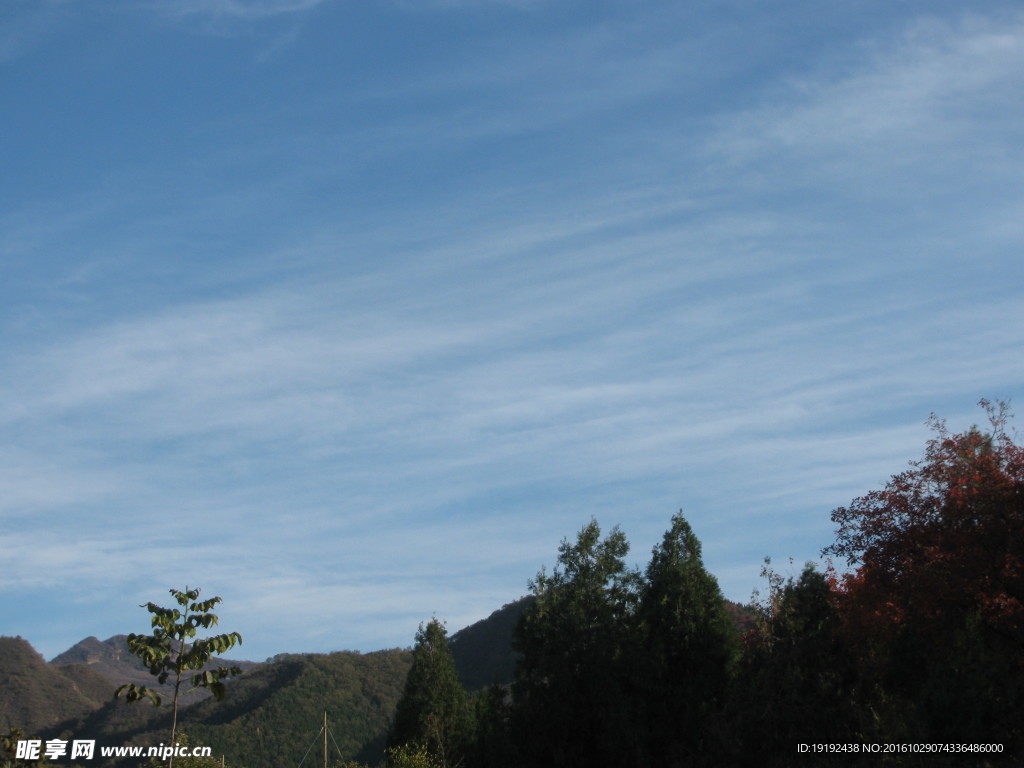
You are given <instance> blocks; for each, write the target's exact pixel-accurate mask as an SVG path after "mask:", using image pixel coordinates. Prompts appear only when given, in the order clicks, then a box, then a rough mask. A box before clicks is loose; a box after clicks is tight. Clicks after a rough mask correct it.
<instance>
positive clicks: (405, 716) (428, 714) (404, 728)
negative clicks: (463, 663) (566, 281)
mask: <svg viewBox="0 0 1024 768" xmlns="http://www.w3.org/2000/svg"><path fill="white" fill-rule="evenodd" d="M412 657H413V660H412V667H411V669H410V670H409V675H408V677H407V678H406V680H405V689H404V691H403V693H402V698H401V699H400V700H399V702H398V708H397V709H396V711H395V719H394V723H393V724H392V728H391V733H390V735H389V738H388V744H389V746H391V747H394V748H401V747H405V746H407V745H413V746H415V747H420V746H426V748H427V750H429V752H430V753H431V755H432V756H433V757H434V758H435V759H436V760H437V761H438V762H440V764H441V765H442V766H444V768H449V767H450V768H454V767H455V766H458V765H460V764H461V763H462V761H463V758H464V756H465V754H466V747H467V744H468V741H469V739H470V738H471V735H472V715H471V710H470V708H469V702H468V698H467V696H466V691H465V689H464V688H463V687H462V684H461V683H460V682H459V675H458V672H457V671H456V669H455V662H454V660H453V659H452V654H451V651H450V650H449V648H448V639H447V631H446V630H445V627H444V625H443V624H442V623H441V622H440V621H438V620H437V619H431V620H430V621H429V622H428V623H427V625H426V626H424V625H422V624H421V625H420V628H419V631H418V632H417V633H416V645H415V647H414V648H413V652H412Z"/></svg>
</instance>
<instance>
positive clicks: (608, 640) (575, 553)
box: [513, 520, 638, 768]
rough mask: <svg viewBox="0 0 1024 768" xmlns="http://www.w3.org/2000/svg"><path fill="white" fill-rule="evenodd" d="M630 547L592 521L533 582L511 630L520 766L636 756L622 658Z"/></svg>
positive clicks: (629, 606)
mask: <svg viewBox="0 0 1024 768" xmlns="http://www.w3.org/2000/svg"><path fill="white" fill-rule="evenodd" d="M628 552H629V542H628V541H626V537H625V536H624V535H623V534H622V532H621V531H619V529H618V528H613V529H612V531H611V532H610V533H609V534H608V536H607V537H605V538H603V539H602V537H601V529H600V527H599V526H598V524H597V521H596V520H591V521H590V522H589V523H588V524H587V525H585V526H584V527H583V529H582V530H581V531H580V532H579V535H578V537H577V539H576V541H575V542H569V541H567V540H563V542H562V544H561V546H560V547H559V556H558V565H557V566H556V567H555V569H554V570H553V571H552V573H551V574H550V575H549V574H548V573H547V572H546V571H545V570H543V569H542V570H541V571H540V573H538V574H537V577H536V578H535V579H533V580H532V581H531V582H530V588H531V590H532V592H533V594H534V595H535V597H536V602H535V603H534V605H533V606H532V608H531V609H530V610H529V611H528V612H527V613H526V614H525V615H524V616H523V618H522V619H521V620H520V623H519V626H518V627H517V630H516V637H515V647H516V649H517V650H518V651H519V652H520V654H521V659H520V663H519V665H518V667H517V670H516V683H515V712H514V715H513V719H514V726H515V727H514V731H515V732H516V734H517V742H518V744H519V745H520V748H521V749H522V751H523V754H522V760H523V762H524V763H525V764H527V765H537V766H546V767H547V766H550V767H551V768H561V767H562V766H595V765H614V764H616V763H617V762H621V763H622V764H632V763H634V762H635V757H636V735H635V734H634V733H633V732H632V729H630V728H629V727H628V723H629V718H630V716H631V712H632V710H633V706H632V705H633V702H632V701H631V698H630V694H631V686H630V684H629V683H628V678H629V674H628V667H629V664H631V659H632V656H633V654H632V653H631V648H630V643H631V641H632V637H633V635H632V632H631V627H632V622H633V618H634V614H635V610H636V600H637V582H638V575H637V573H636V572H635V571H633V570H631V569H629V568H627V567H626V563H625V560H624V558H625V556H626V554H627V553H628ZM624 725H625V727H624Z"/></svg>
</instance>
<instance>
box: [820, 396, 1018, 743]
mask: <svg viewBox="0 0 1024 768" xmlns="http://www.w3.org/2000/svg"><path fill="white" fill-rule="evenodd" d="M980 404H981V406H982V407H983V408H984V409H985V410H986V412H987V414H988V417H989V423H990V429H987V430H981V429H979V428H977V427H972V428H971V429H969V430H967V431H966V432H963V433H960V434H951V433H950V432H949V430H948V429H947V427H946V424H945V422H944V421H943V420H941V419H938V418H936V417H934V416H933V417H932V418H931V419H930V425H931V426H932V428H933V429H934V430H935V433H936V434H935V437H933V438H932V439H931V440H930V441H929V442H928V444H927V447H926V450H925V454H924V457H923V458H922V459H921V460H920V461H916V462H912V463H911V468H910V469H908V470H907V471H905V472H902V473H900V474H898V475H894V476H893V477H892V478H891V479H890V481H889V482H888V483H887V484H886V486H885V488H884V489H882V490H879V491H872V492H871V493H869V494H867V495H866V496H862V497H860V498H858V499H855V500H854V501H853V502H852V503H851V504H850V506H848V507H840V508H838V509H836V510H835V511H833V513H832V520H833V521H834V522H836V523H837V524H838V525H839V530H838V533H837V537H836V542H835V544H833V545H832V546H830V547H828V548H827V549H826V550H825V554H827V555H834V556H838V557H842V558H845V559H846V560H847V562H848V563H849V564H850V565H851V566H854V570H853V572H852V573H851V574H849V575H848V576H847V577H846V578H845V579H844V580H843V582H842V584H841V592H842V601H841V606H842V610H843V614H844V618H845V621H846V630H847V632H848V633H849V635H850V636H851V637H852V638H853V639H854V640H855V641H856V642H858V643H859V647H860V649H861V664H862V667H863V668H864V669H865V670H866V671H867V672H868V673H869V674H871V672H872V671H873V672H874V674H876V679H875V680H873V681H872V685H873V686H875V688H876V690H878V691H881V692H882V693H881V694H880V695H879V701H880V702H885V701H887V702H889V703H890V704H891V703H892V702H893V701H896V700H900V701H903V702H904V703H906V704H907V707H906V708H905V718H906V719H905V727H906V728H907V729H908V730H910V731H914V730H918V729H921V728H926V729H929V730H932V731H933V732H934V733H935V735H936V736H939V735H941V736H943V738H947V737H951V736H953V735H959V736H962V737H972V738H976V737H982V736H989V737H1000V738H1006V739H1011V740H1016V741H1018V742H1019V740H1020V737H1021V730H1020V728H1021V727H1020V721H1021V717H1020V715H1021V712H1022V707H1024V685H1022V683H1024V447H1021V446H1020V445H1018V444H1017V443H1016V442H1014V439H1013V437H1012V436H1011V435H1010V434H1009V432H1008V431H1007V427H1008V421H1009V418H1010V414H1009V412H1008V409H1007V405H1006V404H1005V403H1002V402H998V403H995V404H992V403H989V402H988V401H986V400H982V401H981V403H980ZM880 706H882V705H881V704H880ZM887 714H888V713H887ZM979 729H980V732H978V731H979ZM919 735H920V734H919Z"/></svg>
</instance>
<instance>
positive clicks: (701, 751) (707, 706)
mask: <svg viewBox="0 0 1024 768" xmlns="http://www.w3.org/2000/svg"><path fill="white" fill-rule="evenodd" d="M638 618H639V622H638V624H639V640H640V643H641V653H640V655H639V657H638V659H637V664H638V666H639V672H640V674H639V676H638V679H639V680H640V681H641V682H642V690H641V691H638V692H637V694H638V695H637V698H638V699H639V700H640V701H641V702H642V704H643V706H642V707H641V711H643V712H644V713H645V716H644V724H643V725H644V728H645V730H646V731H647V733H648V734H649V739H648V744H647V757H648V759H649V760H650V762H651V764H652V765H657V766H670V765H676V764H685V765H702V764H706V763H708V762H712V763H715V761H717V760H719V759H720V756H721V754H722V752H723V750H724V748H725V747H726V746H727V745H728V742H729V738H728V736H727V735H726V734H725V733H723V732H722V730H721V728H720V723H721V713H722V710H723V707H724V703H725V694H726V691H727V690H728V688H729V684H730V678H731V674H732V671H733V667H734V665H735V662H736V657H737V655H738V652H739V639H738V637H737V634H736V628H735V626H734V624H733V621H732V619H731V618H730V616H729V614H728V612H727V611H726V608H725V601H724V599H723V598H722V593H721V590H720V589H719V587H718V582H717V580H716V579H715V577H714V576H712V575H711V574H710V573H708V572H707V570H705V568H704V563H703V560H702V559H701V545H700V541H698V540H697V537H696V536H695V535H694V533H693V530H692V529H691V527H690V524H689V523H688V522H687V521H686V519H685V518H684V517H683V514H682V512H680V513H678V514H676V515H675V516H674V517H673V518H672V526H671V528H669V530H668V531H666V532H665V536H664V539H663V540H662V542H661V544H659V545H658V546H656V547H655V548H654V550H653V552H652V553H651V561H650V563H649V564H648V566H647V571H646V578H645V579H644V582H643V585H642V587H641V595H640V610H639V614H638ZM716 764H717V763H716Z"/></svg>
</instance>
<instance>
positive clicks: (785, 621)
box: [736, 561, 870, 766]
mask: <svg viewBox="0 0 1024 768" xmlns="http://www.w3.org/2000/svg"><path fill="white" fill-rule="evenodd" d="M762 575H764V576H765V577H766V578H767V579H768V595H767V597H766V598H765V600H764V601H763V602H761V603H759V604H758V606H757V608H758V614H759V616H758V620H757V625H756V628H755V630H753V631H752V632H750V633H749V634H748V635H747V636H746V637H745V642H744V646H745V647H744V655H743V661H742V664H741V669H740V681H739V683H738V685H737V688H736V690H737V697H736V706H737V719H736V734H737V742H738V746H740V747H741V752H742V758H743V759H742V760H741V761H737V762H739V763H742V764H745V765H759V766H762V765H763V766H771V765H778V766H789V765H791V764H792V761H791V755H790V753H791V752H792V749H793V745H794V744H797V743H808V742H812V741H820V742H833V743H848V742H854V741H860V740H863V739H865V738H867V734H865V733H863V732H862V731H861V727H862V725H863V722H862V718H861V711H860V708H859V707H858V706H857V704H856V700H855V697H854V691H853V677H854V670H853V665H852V659H851V657H850V656H849V654H848V652H847V650H846V647H845V645H844V643H843V638H842V634H841V625H840V617H839V614H838V612H837V610H836V606H835V599H836V595H835V593H834V592H833V590H832V588H831V585H830V584H829V581H828V579H827V577H826V576H825V575H824V574H822V573H821V572H820V571H818V570H816V569H815V567H814V566H813V564H811V563H808V564H807V565H806V566H805V567H804V569H803V571H802V572H801V574H800V576H799V577H798V578H796V579H794V578H792V577H790V578H787V579H783V577H782V576H780V575H779V574H777V573H775V572H774V571H772V570H771V568H770V564H769V563H768V562H767V561H766V563H765V567H764V569H763V571H762ZM869 740H870V739H869ZM776 756H777V757H776ZM816 760H817V761H818V764H821V765H832V764H833V763H835V764H843V765H850V764H853V763H852V762H851V760H850V756H849V755H839V756H831V757H829V756H818V757H817V758H816ZM843 760H845V761H846V762H845V763H844V762H843Z"/></svg>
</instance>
